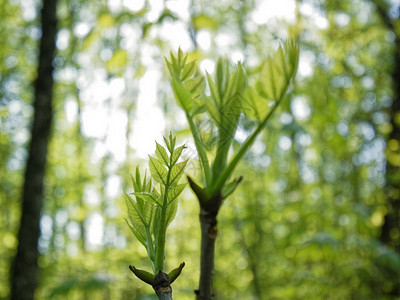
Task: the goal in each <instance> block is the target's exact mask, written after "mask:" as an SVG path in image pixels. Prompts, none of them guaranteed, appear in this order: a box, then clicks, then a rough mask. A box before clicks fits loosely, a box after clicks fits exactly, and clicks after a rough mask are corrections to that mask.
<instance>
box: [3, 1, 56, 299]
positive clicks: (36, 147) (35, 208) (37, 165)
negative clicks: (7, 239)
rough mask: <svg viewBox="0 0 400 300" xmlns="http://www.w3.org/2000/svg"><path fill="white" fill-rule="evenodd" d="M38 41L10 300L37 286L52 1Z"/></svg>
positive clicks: (53, 21)
mask: <svg viewBox="0 0 400 300" xmlns="http://www.w3.org/2000/svg"><path fill="white" fill-rule="evenodd" d="M41 24H42V38H41V42H40V50H39V63H38V71H37V78H36V81H35V86H34V103H33V106H34V116H33V125H32V129H31V141H30V146H29V154H28V161H27V165H26V170H25V178H24V180H25V182H24V186H23V194H22V215H21V221H20V228H19V232H18V241H19V243H18V248H17V254H16V256H15V259H14V263H13V266H12V270H11V299H12V300H22V299H34V293H35V289H36V287H37V283H38V269H39V267H38V257H39V251H38V239H39V236H40V212H41V208H42V202H43V178H44V173H45V166H46V157H47V148H48V141H49V136H50V128H51V122H52V98H53V93H52V89H53V75H52V73H53V65H52V63H53V58H54V53H55V39H56V31H57V29H56V25H57V18H56V0H43V7H42V13H41Z"/></svg>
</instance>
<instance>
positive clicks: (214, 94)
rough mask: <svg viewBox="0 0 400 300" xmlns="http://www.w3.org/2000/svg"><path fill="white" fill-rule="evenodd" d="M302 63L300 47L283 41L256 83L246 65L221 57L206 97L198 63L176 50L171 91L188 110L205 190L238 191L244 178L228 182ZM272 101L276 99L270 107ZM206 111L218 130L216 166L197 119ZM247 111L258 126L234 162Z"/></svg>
mask: <svg viewBox="0 0 400 300" xmlns="http://www.w3.org/2000/svg"><path fill="white" fill-rule="evenodd" d="M298 61H299V49H298V45H297V44H296V43H294V42H293V41H288V42H286V43H285V45H284V47H283V46H282V45H280V46H279V48H278V50H277V51H276V52H275V53H274V54H273V55H272V56H271V57H269V58H268V59H267V60H266V61H265V63H264V64H263V67H262V71H261V73H260V79H259V80H258V81H257V82H256V84H255V87H253V86H250V85H249V84H248V82H247V76H246V74H245V71H244V69H243V67H242V65H241V63H238V64H237V65H236V66H231V65H230V64H229V62H228V61H227V60H224V59H219V60H218V62H217V65H216V71H215V75H214V78H213V77H212V76H211V75H210V74H208V73H207V74H206V79H207V83H208V87H209V90H210V94H209V95H207V94H205V92H204V82H205V79H204V78H203V76H201V75H199V74H198V72H196V66H195V62H187V55H184V54H183V53H182V51H181V50H179V51H178V54H177V55H176V56H174V55H173V54H172V53H171V58H170V60H169V61H168V60H167V66H168V69H169V72H170V75H171V77H172V79H171V85H172V89H173V91H174V94H175V98H176V100H177V103H178V104H179V105H180V107H181V108H182V109H183V110H184V111H185V114H186V118H187V120H188V123H189V126H190V130H191V133H192V135H193V138H194V140H195V144H196V149H197V152H198V154H199V159H200V162H201V166H202V170H203V175H204V182H205V185H206V187H205V190H206V191H207V193H208V194H209V195H214V194H216V193H221V190H224V191H223V196H224V197H226V196H228V195H229V194H231V193H232V192H233V191H234V189H235V187H236V186H237V183H238V182H239V180H237V179H235V180H233V181H232V182H230V183H227V180H228V178H229V177H230V176H231V174H232V172H233V170H234V168H235V167H236V165H237V163H238V162H239V160H240V159H241V158H242V156H243V155H244V153H245V152H246V151H247V149H248V148H249V147H250V146H251V144H252V143H253V141H254V140H255V138H256V136H257V135H258V134H259V133H260V131H261V129H262V128H264V127H265V125H266V123H267V121H268V120H269V118H270V116H271V115H272V113H273V112H274V111H275V109H276V108H277V106H278V105H279V103H280V102H281V101H282V99H283V97H284V95H285V93H286V91H287V89H288V88H289V86H290V83H291V82H292V80H293V78H294V76H295V74H296V71H297V66H298ZM268 100H270V101H274V105H273V107H272V108H271V109H269V110H268V109H267V108H268V102H267V101H268ZM267 111H268V113H267ZM203 112H205V113H206V114H207V117H208V120H209V121H212V122H213V123H214V124H216V126H217V128H218V132H217V135H218V136H217V142H216V153H215V158H214V160H213V162H212V164H211V165H210V164H209V161H208V157H207V148H208V147H207V146H206V145H205V143H204V141H203V139H202V133H201V131H202V128H201V127H200V125H199V124H201V123H196V122H195V117H196V115H198V114H201V113H203ZM242 113H246V114H247V115H248V116H250V117H255V119H256V120H257V121H258V126H257V128H256V129H255V130H254V131H253V133H252V134H251V135H249V137H248V138H247V139H246V140H245V142H244V143H243V144H242V145H241V147H240V148H239V150H238V151H237V152H236V153H234V155H233V157H232V159H231V160H230V161H229V157H228V154H229V149H230V148H231V145H232V143H233V141H234V136H235V132H236V129H237V128H238V125H239V118H240V116H241V114H242ZM192 186H193V185H192ZM202 194H204V193H202ZM198 195H199V194H198Z"/></svg>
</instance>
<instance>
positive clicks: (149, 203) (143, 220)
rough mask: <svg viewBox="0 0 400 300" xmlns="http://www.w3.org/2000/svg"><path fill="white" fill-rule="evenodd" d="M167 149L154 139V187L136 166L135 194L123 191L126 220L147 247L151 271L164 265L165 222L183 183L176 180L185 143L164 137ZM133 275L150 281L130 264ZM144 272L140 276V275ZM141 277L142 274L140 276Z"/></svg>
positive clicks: (171, 215)
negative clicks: (178, 144)
mask: <svg viewBox="0 0 400 300" xmlns="http://www.w3.org/2000/svg"><path fill="white" fill-rule="evenodd" d="M164 141H165V144H166V146H167V149H168V152H169V153H167V151H166V149H165V148H164V147H163V146H161V145H160V144H158V143H157V142H156V153H155V154H156V157H157V158H156V157H152V156H149V168H150V173H151V178H152V179H153V180H154V181H156V182H157V183H158V184H159V189H158V191H157V189H156V188H155V187H153V185H152V181H151V178H150V179H147V176H146V173H145V175H144V178H143V180H142V179H141V176H140V172H139V167H137V168H136V173H135V177H132V185H133V189H134V192H133V193H131V194H130V195H134V198H133V197H131V196H130V195H129V194H127V193H125V196H126V207H127V209H128V220H126V223H127V224H128V226H129V228H130V229H131V231H132V233H133V234H134V235H135V237H136V238H137V239H138V241H139V242H140V243H141V244H142V245H143V246H144V247H145V248H146V250H147V254H148V257H149V259H150V262H151V266H152V269H153V272H154V274H157V273H158V272H159V271H162V270H163V269H164V258H165V253H164V252H165V235H166V230H167V227H168V225H169V224H170V223H171V222H172V221H173V219H174V218H175V215H176V212H177V209H178V200H177V199H178V196H179V195H180V194H181V193H182V191H183V189H184V187H185V184H179V180H180V179H181V177H182V175H183V173H184V171H185V167H186V164H187V160H184V161H181V162H178V160H179V157H180V155H181V153H182V150H183V149H184V148H185V146H180V147H177V148H175V142H176V138H175V137H173V136H172V134H170V135H169V138H168V139H166V138H164ZM132 270H133V272H134V273H135V275H136V276H138V277H139V278H141V279H142V280H144V281H145V282H147V283H149V281H151V280H148V279H143V278H145V277H146V278H147V277H148V276H147V275H146V276H144V275H143V274H146V272H145V271H141V270H138V269H136V268H134V267H133V269H132ZM142 275H143V276H142ZM142 277H143V278H142Z"/></svg>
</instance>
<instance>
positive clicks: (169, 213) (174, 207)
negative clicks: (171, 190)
mask: <svg viewBox="0 0 400 300" xmlns="http://www.w3.org/2000/svg"><path fill="white" fill-rule="evenodd" d="M177 211H178V201H176V198H175V200H172V201H171V202H170V203H169V204H168V207H167V210H166V220H167V224H166V226H168V225H169V224H171V222H172V221H173V220H174V219H175V216H176V212H177Z"/></svg>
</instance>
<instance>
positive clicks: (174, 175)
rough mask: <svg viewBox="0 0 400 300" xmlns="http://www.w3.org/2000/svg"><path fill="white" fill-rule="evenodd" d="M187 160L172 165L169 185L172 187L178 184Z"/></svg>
mask: <svg viewBox="0 0 400 300" xmlns="http://www.w3.org/2000/svg"><path fill="white" fill-rule="evenodd" d="M187 162H188V161H187V160H184V161H182V162H180V163H177V164H176V165H174V166H173V167H172V169H171V175H170V181H169V184H170V185H171V186H174V185H176V184H177V183H178V181H179V179H181V177H182V175H183V172H184V171H185V167H186V164H187Z"/></svg>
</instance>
